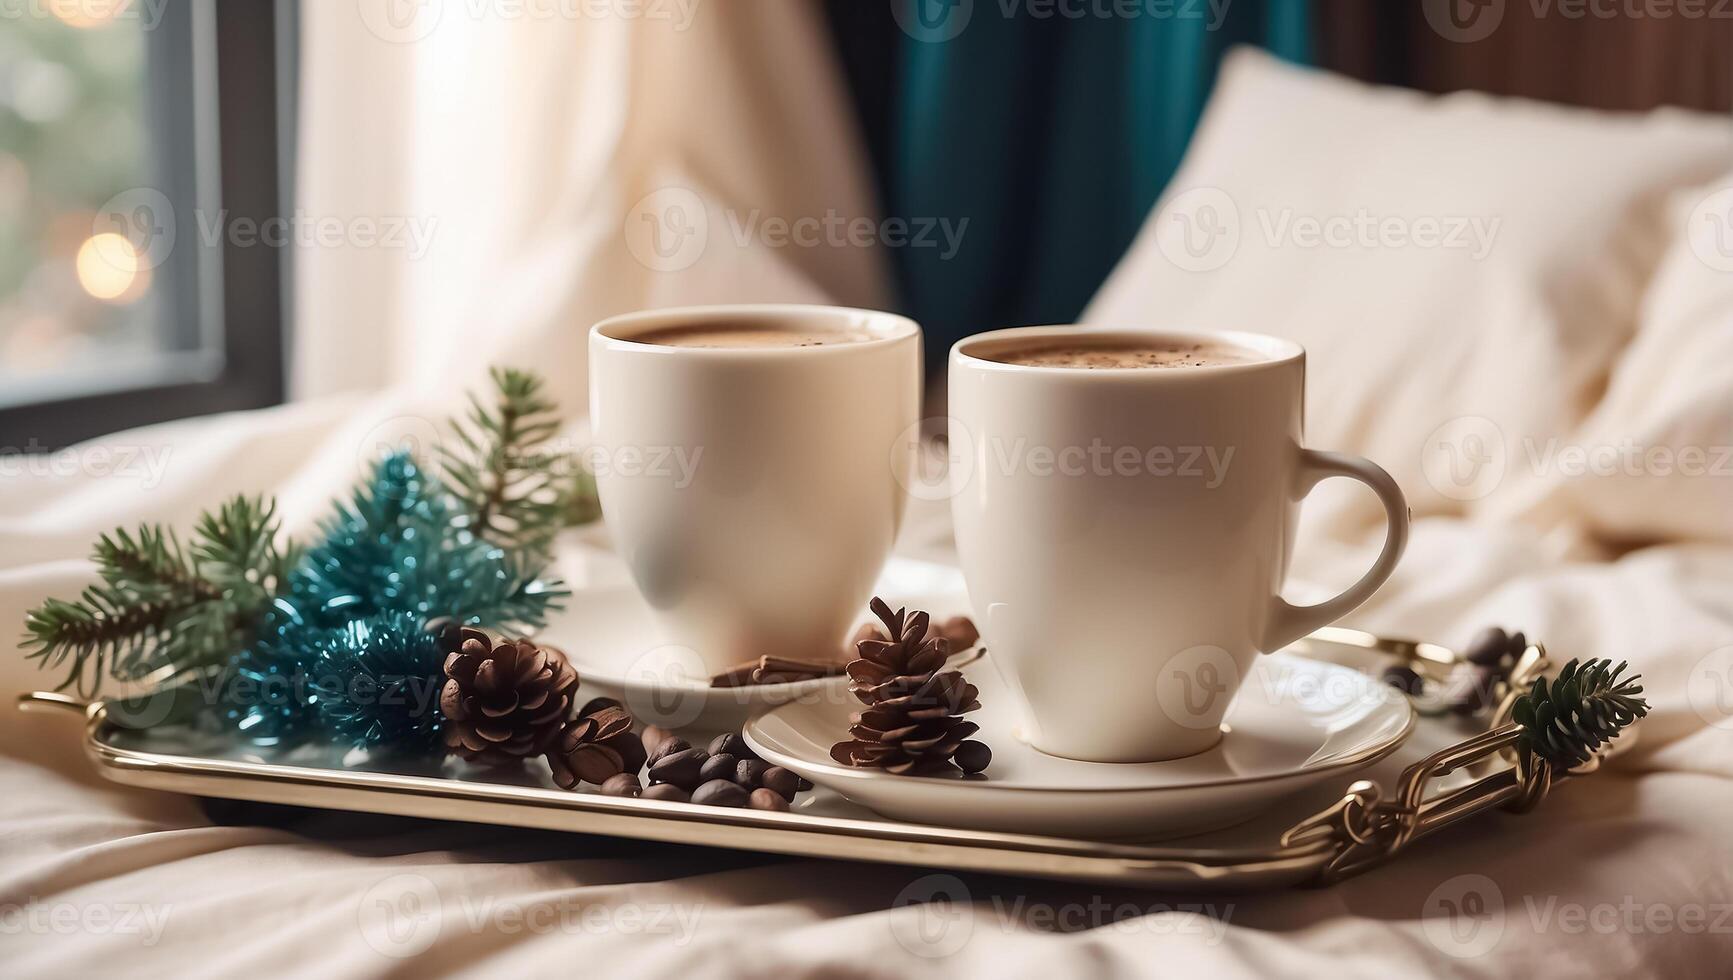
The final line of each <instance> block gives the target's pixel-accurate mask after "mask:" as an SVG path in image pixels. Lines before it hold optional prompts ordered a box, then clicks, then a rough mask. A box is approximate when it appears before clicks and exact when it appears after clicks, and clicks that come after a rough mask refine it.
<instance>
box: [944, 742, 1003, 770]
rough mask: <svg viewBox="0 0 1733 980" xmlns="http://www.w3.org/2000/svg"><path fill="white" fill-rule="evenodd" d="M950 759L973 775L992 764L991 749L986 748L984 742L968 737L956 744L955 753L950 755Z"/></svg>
mask: <svg viewBox="0 0 1733 980" xmlns="http://www.w3.org/2000/svg"><path fill="white" fill-rule="evenodd" d="M951 761H953V762H955V763H956V764H957V765H958V766H959V767H960V768H961V769H962V770H963V771H964V772H966V773H969V774H970V775H974V774H975V773H978V772H980V771H981V770H983V769H985V768H987V767H988V766H989V765H991V764H992V762H993V750H992V749H990V748H988V747H987V743H985V742H977V741H975V740H974V739H970V740H969V741H966V742H964V743H963V744H961V745H959V746H957V754H956V755H953V756H951Z"/></svg>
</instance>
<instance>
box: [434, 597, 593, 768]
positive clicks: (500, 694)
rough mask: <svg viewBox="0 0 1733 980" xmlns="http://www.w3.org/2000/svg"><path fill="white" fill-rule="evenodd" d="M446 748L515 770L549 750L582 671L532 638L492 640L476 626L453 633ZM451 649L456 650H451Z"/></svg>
mask: <svg viewBox="0 0 1733 980" xmlns="http://www.w3.org/2000/svg"><path fill="white" fill-rule="evenodd" d="M442 640H444V641H445V642H446V643H447V644H450V643H451V641H453V640H455V641H456V646H457V648H456V649H455V650H450V651H449V652H448V653H447V654H446V658H445V676H446V677H447V678H448V679H447V680H446V682H445V687H444V689H443V690H441V691H440V694H439V707H440V710H441V711H443V712H444V713H445V719H446V722H447V724H446V726H445V747H446V748H447V749H449V750H450V751H451V752H452V753H453V754H455V755H458V756H461V757H463V758H465V759H468V760H469V761H471V762H480V763H482V764H484V765H494V766H498V765H509V764H512V763H516V762H521V761H523V760H524V759H527V758H530V757H531V756H536V755H540V754H542V753H543V752H545V751H546V750H547V747H548V745H549V744H550V743H552V742H553V740H554V737H555V736H556V735H558V734H559V731H560V726H561V725H563V724H564V723H565V720H566V715H567V714H568V713H569V712H570V711H571V707H572V694H573V692H574V691H576V690H577V687H578V674H577V671H575V670H573V669H572V665H571V664H570V663H569V662H567V660H566V657H565V654H563V653H560V652H559V651H558V650H555V649H553V648H552V647H538V646H536V645H535V644H534V643H531V642H530V641H529V640H500V641H498V642H497V643H496V642H494V641H493V639H492V638H491V637H489V636H488V635H487V634H486V633H484V632H482V631H481V630H478V629H475V628H473V627H467V626H466V627H463V628H462V629H460V630H450V629H447V630H445V631H444V633H443V634H442ZM448 649H449V646H448Z"/></svg>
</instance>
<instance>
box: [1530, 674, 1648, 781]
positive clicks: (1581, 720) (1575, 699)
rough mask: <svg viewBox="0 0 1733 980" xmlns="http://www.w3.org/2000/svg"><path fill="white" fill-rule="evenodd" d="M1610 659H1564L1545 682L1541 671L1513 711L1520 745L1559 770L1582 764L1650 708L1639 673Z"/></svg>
mask: <svg viewBox="0 0 1733 980" xmlns="http://www.w3.org/2000/svg"><path fill="white" fill-rule="evenodd" d="M1626 666H1627V665H1626V664H1625V663H1623V662H1621V663H1620V664H1619V665H1618V666H1617V667H1614V666H1613V665H1612V661H1610V660H1598V659H1596V660H1587V661H1584V662H1583V663H1582V665H1581V666H1580V667H1579V666H1578V664H1577V661H1575V660H1572V661H1571V662H1570V663H1568V664H1565V666H1564V669H1563V670H1560V671H1559V673H1558V676H1557V677H1556V678H1554V679H1553V681H1552V683H1551V684H1550V685H1549V684H1548V683H1547V679H1546V678H1544V677H1542V678H1538V679H1536V680H1535V682H1534V686H1533V687H1532V688H1530V689H1529V691H1528V693H1527V694H1524V695H1522V696H1521V697H1519V698H1517V700H1516V704H1515V706H1514V708H1513V709H1512V714H1511V717H1512V719H1513V720H1514V721H1515V722H1516V723H1517V724H1518V725H1520V726H1522V734H1521V737H1520V739H1519V740H1518V743H1517V744H1518V746H1519V748H1520V750H1521V751H1523V752H1525V753H1530V754H1532V755H1534V756H1538V757H1540V758H1542V759H1545V760H1546V761H1547V762H1549V763H1552V764H1553V765H1554V766H1555V767H1557V768H1558V769H1560V770H1566V769H1571V768H1574V767H1576V766H1580V765H1582V764H1583V763H1586V762H1588V761H1589V760H1590V759H1592V758H1594V755H1595V753H1596V751H1598V750H1599V749H1600V748H1601V746H1603V745H1605V744H1606V743H1607V742H1610V741H1612V740H1613V739H1615V738H1617V737H1618V735H1619V733H1620V732H1621V731H1623V730H1624V729H1626V728H1628V727H1630V725H1632V724H1633V723H1635V722H1636V720H1637V719H1639V718H1641V717H1643V716H1644V715H1646V714H1648V713H1649V703H1648V701H1646V700H1644V699H1643V698H1642V697H1640V696H1639V695H1641V694H1642V693H1643V688H1642V685H1640V684H1638V683H1637V681H1639V680H1641V679H1642V675H1641V674H1633V675H1631V676H1630V677H1625V676H1623V675H1624V672H1625V667H1626Z"/></svg>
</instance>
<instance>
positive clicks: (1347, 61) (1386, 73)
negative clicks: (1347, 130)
mask: <svg viewBox="0 0 1733 980" xmlns="http://www.w3.org/2000/svg"><path fill="white" fill-rule="evenodd" d="M1475 2H1476V0H1319V2H1318V5H1317V14H1316V17H1317V36H1318V49H1317V55H1318V59H1319V61H1320V62H1321V63H1322V64H1323V65H1324V66H1325V67H1329V68H1333V69H1335V70H1336V71H1340V72H1343V73H1345V74H1348V75H1353V76H1355V77H1358V78H1363V79H1366V80H1368V81H1376V82H1383V83H1386V84H1393V85H1406V86H1409V87H1412V88H1418V89H1423V90H1426V91H1431V92H1451V91H1457V90H1459V89H1476V90H1479V91H1485V92H1493V93H1497V94H1501V95H1520V96H1527V97H1530V98H1537V99H1547V100H1550V101H1554V102H1565V103H1570V104H1573V105H1586V106H1596V107H1599V108H1604V109H1651V108H1654V107H1655V106H1659V105H1679V106H1687V107H1691V108H1696V109H1707V110H1713V111H1721V112H1727V111H1729V110H1733V0H1478V2H1479V3H1480V4H1482V5H1485V4H1491V6H1486V7H1485V8H1484V9H1482V10H1480V11H1479V12H1478V14H1477V15H1475V16H1470V13H1471V10H1470V4H1472V3H1475ZM1449 3H1454V4H1459V5H1460V6H1459V7H1458V8H1457V10H1458V19H1457V20H1455V21H1450V20H1445V19H1444V18H1446V17H1448V15H1449V10H1448V8H1447V7H1446V4H1449ZM1571 12H1576V13H1577V15H1576V16H1571V15H1570V13H1571ZM1597 12H1598V13H1597ZM1693 13H1694V15H1692V14H1693ZM1479 18H1490V19H1479ZM1435 20H1436V21H1438V22H1439V23H1440V24H1441V25H1442V26H1441V27H1435V26H1434V21H1435ZM1494 23H1496V26H1490V25H1492V24H1494ZM1489 26H1490V31H1488V29H1487V28H1488V27H1489ZM1482 33H1484V35H1485V36H1484V37H1481V36H1479V35H1480V34H1482Z"/></svg>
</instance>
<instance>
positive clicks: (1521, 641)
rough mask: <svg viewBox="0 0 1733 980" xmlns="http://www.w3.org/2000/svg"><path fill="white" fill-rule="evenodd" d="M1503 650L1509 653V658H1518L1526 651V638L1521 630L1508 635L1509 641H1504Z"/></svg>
mask: <svg viewBox="0 0 1733 980" xmlns="http://www.w3.org/2000/svg"><path fill="white" fill-rule="evenodd" d="M1504 648H1505V649H1506V650H1508V651H1510V655H1511V656H1513V657H1520V656H1522V652H1523V651H1524V650H1527V649H1528V637H1526V636H1524V635H1522V630H1517V631H1516V632H1515V633H1512V634H1510V639H1508V640H1506V641H1505V644H1504Z"/></svg>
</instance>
